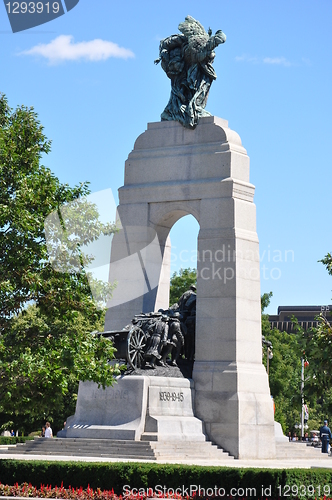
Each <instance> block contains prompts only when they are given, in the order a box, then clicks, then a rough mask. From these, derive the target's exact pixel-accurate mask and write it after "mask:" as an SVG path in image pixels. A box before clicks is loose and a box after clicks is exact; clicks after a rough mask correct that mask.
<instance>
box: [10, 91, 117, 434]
mask: <svg viewBox="0 0 332 500" xmlns="http://www.w3.org/2000/svg"><path fill="white" fill-rule="evenodd" d="M50 146H51V144H50V141H49V140H48V139H47V138H46V136H45V135H44V132H43V127H42V125H41V124H40V122H39V121H38V117H37V114H36V113H35V111H34V110H33V108H27V107H25V106H19V107H17V109H15V110H12V109H11V108H10V107H9V106H8V102H7V99H6V97H5V96H4V95H0V353H1V355H0V426H1V425H2V426H5V425H6V423H8V422H9V421H12V422H13V423H12V425H13V426H14V425H17V426H19V425H21V426H22V428H23V427H24V426H25V427H27V426H28V427H29V426H30V427H31V426H33V423H34V422H36V421H37V420H38V416H39V419H40V418H42V419H43V418H44V417H45V416H46V417H50V418H51V417H52V415H54V414H55V412H56V407H58V408H60V409H61V408H63V405H64V399H63V398H66V396H67V395H68V393H69V387H73V386H75V384H76V386H75V387H76V390H77V383H78V380H93V381H95V382H97V383H98V384H100V385H102V386H103V387H105V386H107V385H110V384H112V383H113V380H114V375H115V374H117V373H119V371H118V367H117V366H115V367H114V366H113V367H111V366H110V365H109V363H108V360H109V359H111V358H112V357H113V348H112V345H111V343H110V342H109V341H107V340H105V339H103V338H100V337H99V336H94V335H91V331H92V330H96V329H102V321H103V317H104V312H103V311H102V310H99V309H98V307H97V304H96V302H95V300H94V298H93V296H92V293H91V288H90V285H89V280H88V274H87V273H86V271H85V269H84V264H85V262H86V261H87V260H88V259H85V256H84V254H83V253H82V251H81V250H80V244H83V245H84V244H86V243H89V242H92V241H94V240H96V239H97V238H98V237H99V236H100V235H101V234H109V233H110V232H112V231H114V226H113V225H111V224H108V225H103V224H101V223H100V222H99V220H98V217H97V216H98V213H97V211H96V209H95V207H94V206H92V205H91V204H88V203H84V202H83V204H82V203H81V205H80V210H75V207H77V204H78V203H79V200H81V199H82V197H85V196H86V195H87V194H88V193H89V187H88V183H82V184H80V185H78V186H75V187H73V188H71V187H70V186H68V185H67V184H62V183H61V182H60V181H59V179H57V177H56V176H55V175H54V174H52V172H51V171H50V170H49V169H48V168H46V167H45V166H43V165H42V164H41V160H42V156H43V155H45V154H48V153H49V152H50ZM83 199H84V198H83ZM63 206H69V207H71V210H69V212H70V217H69V218H67V219H66V220H64V217H63V213H64V212H63V211H61V210H62V207H63ZM52 213H53V214H57V215H58V220H60V223H61V224H60V229H61V231H60V232H61V233H63V234H65V235H67V236H68V235H69V237H68V238H67V241H69V242H71V247H70V244H69V250H68V251H67V253H66V256H65V258H70V259H72V258H74V257H75V258H76V262H79V264H80V265H79V267H77V265H76V267H75V266H74V267H73V266H72V269H67V270H66V269H64V270H63V272H59V269H58V268H57V267H56V266H55V265H54V262H51V261H50V259H49V253H48V249H49V248H48V247H47V242H46V235H45V229H44V225H45V220H46V219H47V217H48V216H50V214H52ZM82 225H84V232H83V233H82V231H81V233H80V234H79V238H76V239H75V227H76V228H77V227H82ZM68 226H74V227H68ZM54 227H55V226H54V225H53V226H52V228H53V229H54ZM58 229H59V228H58ZM76 232H77V231H76ZM58 233H59V230H58ZM58 233H57V232H56V231H53V232H52V235H51V245H52V244H53V245H54V248H57V246H58V247H60V246H61V245H60V244H61V243H62V240H61V237H60V236H59V234H58ZM76 240H77V241H76ZM48 243H49V242H48ZM74 260H75V259H74ZM65 271H67V272H65ZM105 293H106V291H105ZM107 293H108V292H107ZM65 417H66V415H63V417H62V418H65ZM59 418H60V417H59Z"/></svg>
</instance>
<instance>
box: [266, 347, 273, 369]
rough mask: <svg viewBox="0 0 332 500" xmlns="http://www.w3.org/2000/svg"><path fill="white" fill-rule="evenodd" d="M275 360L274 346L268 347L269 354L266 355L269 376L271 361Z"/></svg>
mask: <svg viewBox="0 0 332 500" xmlns="http://www.w3.org/2000/svg"><path fill="white" fill-rule="evenodd" d="M272 358H273V352H272V345H271V346H268V348H267V353H266V371H267V376H269V371H270V359H272Z"/></svg>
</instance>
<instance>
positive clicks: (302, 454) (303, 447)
mask: <svg viewBox="0 0 332 500" xmlns="http://www.w3.org/2000/svg"><path fill="white" fill-rule="evenodd" d="M276 452H277V459H283V458H294V459H296V458H298V459H308V458H314V459H326V457H327V455H326V454H325V453H322V452H321V449H320V448H315V447H314V446H308V445H307V444H306V443H292V442H288V443H287V442H286V443H278V442H277V443H276Z"/></svg>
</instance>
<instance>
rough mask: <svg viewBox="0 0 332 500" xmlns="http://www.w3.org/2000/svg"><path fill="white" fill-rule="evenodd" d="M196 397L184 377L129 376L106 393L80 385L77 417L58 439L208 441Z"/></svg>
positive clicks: (103, 390)
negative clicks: (198, 411)
mask: <svg viewBox="0 0 332 500" xmlns="http://www.w3.org/2000/svg"><path fill="white" fill-rule="evenodd" d="M194 393H195V391H194V383H193V381H192V380H190V379H184V378H172V377H149V376H146V377H145V376H144V377H141V376H135V375H130V376H123V377H118V378H117V383H116V384H114V386H113V387H107V388H106V389H102V388H98V386H97V384H94V383H93V382H80V385H79V390H78V397H77V405H76V412H75V415H73V416H71V417H69V418H68V419H67V422H66V427H65V429H64V430H63V431H60V432H59V433H58V437H67V438H90V439H128V440H135V441H140V440H143V441H176V442H178V441H205V440H206V437H205V434H204V429H203V422H202V421H201V420H199V419H198V418H196V417H195V416H194V412H193V408H194Z"/></svg>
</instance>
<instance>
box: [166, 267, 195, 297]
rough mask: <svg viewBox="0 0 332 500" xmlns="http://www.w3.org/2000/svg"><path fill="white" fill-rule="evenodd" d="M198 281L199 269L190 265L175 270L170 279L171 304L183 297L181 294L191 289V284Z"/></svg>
mask: <svg viewBox="0 0 332 500" xmlns="http://www.w3.org/2000/svg"><path fill="white" fill-rule="evenodd" d="M196 282H197V271H196V269H191V268H190V267H188V268H186V269H182V268H181V269H180V270H179V271H175V272H174V273H173V274H172V276H171V281H170V287H171V288H170V295H169V304H170V306H171V305H173V304H175V302H177V301H178V300H179V298H180V297H181V295H182V294H183V293H184V292H186V291H187V290H189V288H190V286H191V285H196Z"/></svg>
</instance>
